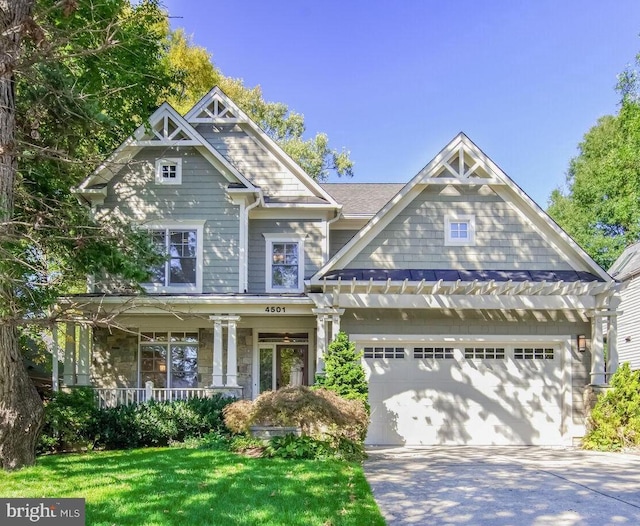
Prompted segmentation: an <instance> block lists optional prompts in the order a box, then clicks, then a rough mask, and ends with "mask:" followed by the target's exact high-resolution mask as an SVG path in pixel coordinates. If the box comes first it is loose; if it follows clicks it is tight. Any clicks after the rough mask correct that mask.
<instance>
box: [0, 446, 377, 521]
mask: <svg viewBox="0 0 640 526" xmlns="http://www.w3.org/2000/svg"><path fill="white" fill-rule="evenodd" d="M0 497H52V498H56V497H83V498H85V499H86V510H87V524H88V525H104V526H107V525H108V526H111V525H118V526H120V525H127V524H129V525H132V526H133V525H135V526H143V525H145V526H146V525H176V526H177V525H192V526H205V525H216V526H220V525H222V526H225V525H273V526H282V525H287V526H289V525H298V524H299V525H305V526H306V525H318V526H334V525H335V526H337V525H354V526H356V525H357V526H360V525H364V524H366V525H376V524H380V525H383V524H384V520H383V519H382V516H381V515H380V512H379V511H378V508H377V506H376V504H375V501H374V500H373V497H372V495H371V491H370V489H369V485H368V484H367V482H366V480H365V478H364V474H363V471H362V468H361V467H360V466H358V465H357V464H348V463H342V462H337V461H291V460H279V459H261V458H256V459H254V458H246V457H242V456H239V455H236V454H234V453H228V452H224V451H212V450H199V449H186V448H152V449H151V448H150V449H137V450H130V451H101V452H94V453H88V454H81V455H55V456H50V457H42V458H40V459H39V460H38V463H37V465H36V466H34V467H31V468H25V469H23V470H20V471H17V472H13V473H0Z"/></svg>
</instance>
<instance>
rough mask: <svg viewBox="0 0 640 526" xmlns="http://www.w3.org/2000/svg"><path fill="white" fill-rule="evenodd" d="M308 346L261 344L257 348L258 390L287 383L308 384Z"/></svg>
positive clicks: (275, 387) (271, 388) (279, 386)
mask: <svg viewBox="0 0 640 526" xmlns="http://www.w3.org/2000/svg"><path fill="white" fill-rule="evenodd" d="M308 357H309V346H308V345H299V344H295V345H292V344H284V343H283V344H262V345H260V350H259V362H258V365H259V367H258V368H259V379H260V381H259V392H260V393H263V392H264V391H270V390H275V389H280V388H281V387H285V386H287V385H309V374H308V367H307V364H308Z"/></svg>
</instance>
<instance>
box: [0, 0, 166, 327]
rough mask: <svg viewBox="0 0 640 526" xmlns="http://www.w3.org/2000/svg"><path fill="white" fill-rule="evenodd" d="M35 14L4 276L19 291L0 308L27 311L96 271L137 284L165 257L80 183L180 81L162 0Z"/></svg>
mask: <svg viewBox="0 0 640 526" xmlns="http://www.w3.org/2000/svg"><path fill="white" fill-rule="evenodd" d="M34 17H35V19H36V20H37V28H38V29H37V31H41V33H38V37H39V38H35V39H31V40H30V39H24V40H23V49H22V50H21V56H20V59H21V62H20V65H19V67H18V68H17V73H16V82H15V93H16V95H15V101H16V130H15V131H16V139H17V144H18V148H17V149H16V158H17V161H18V172H17V177H16V185H15V187H14V188H13V196H12V197H13V200H14V203H15V210H14V211H13V215H12V217H11V221H12V224H11V226H12V235H11V236H5V237H3V239H2V242H1V243H0V276H2V280H1V281H2V282H3V283H5V284H10V285H11V287H12V288H11V290H12V293H13V295H14V296H15V300H13V299H9V298H0V316H2V317H7V318H16V319H18V320H19V321H23V320H25V319H26V320H29V319H30V318H32V317H33V315H34V313H36V314H39V313H41V312H43V311H44V310H45V309H46V308H47V307H49V306H51V305H52V304H54V303H55V302H56V300H57V298H58V297H59V296H60V295H63V294H67V293H69V292H75V291H78V290H84V289H82V288H81V287H83V286H84V285H83V284H84V283H85V280H86V275H87V274H98V273H100V272H106V273H109V274H113V275H117V276H119V277H122V278H124V279H125V280H127V281H129V280H130V281H132V282H138V281H143V280H144V279H145V278H146V276H147V272H146V269H147V268H149V267H150V266H151V265H152V264H153V263H154V262H157V260H158V257H157V255H156V254H155V250H153V247H152V244H151V242H150V239H149V236H148V234H146V233H143V232H139V231H138V232H136V231H135V230H134V229H133V228H131V227H130V226H128V225H126V224H124V223H122V222H120V221H117V220H111V221H105V222H102V223H100V224H98V223H97V222H96V221H95V220H94V219H93V217H92V215H91V212H90V211H89V210H88V209H87V208H86V207H81V206H78V202H77V199H76V196H75V195H74V194H73V192H72V188H73V187H75V186H77V185H78V184H79V183H80V182H81V181H82V179H84V177H86V175H87V170H88V169H90V168H93V167H95V166H97V165H98V164H99V163H101V162H103V161H104V159H105V158H106V156H107V155H108V154H109V153H111V151H112V150H113V149H114V148H115V147H116V146H117V145H118V144H119V143H120V141H122V140H123V139H124V138H125V137H126V136H127V135H128V134H130V133H131V132H132V131H133V130H134V129H135V127H136V126H138V125H140V124H142V123H143V122H144V119H146V118H147V117H148V115H149V114H150V113H151V112H152V111H153V110H154V109H155V107H156V105H157V100H158V99H159V98H161V97H163V96H164V95H166V94H168V93H170V91H171V86H172V84H173V83H174V81H175V75H174V74H173V72H172V70H171V69H170V66H169V64H168V63H167V61H166V60H164V59H163V56H164V55H165V53H166V48H167V45H168V41H167V32H168V29H167V28H168V25H167V23H166V14H165V13H164V12H163V11H162V9H161V8H160V7H159V4H158V2H157V1H156V0H142V1H140V2H136V3H135V5H131V3H130V2H129V0H110V1H108V2H89V1H86V0H81V1H79V2H62V3H61V2H55V1H53V0H38V1H37V2H36V3H35V7H34ZM34 31H35V29H34ZM32 36H33V35H32ZM40 37H41V38H40ZM25 313H27V314H26V315H25Z"/></svg>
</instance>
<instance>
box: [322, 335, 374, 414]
mask: <svg viewBox="0 0 640 526" xmlns="http://www.w3.org/2000/svg"><path fill="white" fill-rule="evenodd" d="M361 360H362V353H357V352H356V346H355V344H354V343H353V342H351V341H349V337H348V336H347V335H346V334H345V333H344V332H340V333H338V336H337V337H336V339H335V340H333V341H332V342H331V343H330V344H329V348H328V349H327V352H326V353H325V355H324V374H323V375H318V376H317V377H316V385H317V386H318V387H322V388H324V389H328V390H329V391H333V392H335V393H337V394H338V395H340V396H341V397H342V398H346V399H347V400H360V401H361V402H362V403H364V405H365V408H366V410H367V412H368V411H369V403H368V401H367V399H368V395H369V385H368V383H367V378H366V375H365V372H364V367H363V366H362V361H361Z"/></svg>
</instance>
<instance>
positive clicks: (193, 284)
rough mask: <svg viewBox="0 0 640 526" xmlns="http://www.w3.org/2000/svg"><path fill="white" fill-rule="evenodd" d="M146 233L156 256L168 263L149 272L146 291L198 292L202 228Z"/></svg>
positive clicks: (167, 228)
mask: <svg viewBox="0 0 640 526" xmlns="http://www.w3.org/2000/svg"><path fill="white" fill-rule="evenodd" d="M149 230H150V232H151V236H152V238H153V241H154V243H155V245H156V247H157V249H158V252H160V253H161V254H166V256H167V259H166V260H165V261H164V262H162V263H160V264H159V265H156V266H155V267H152V268H151V269H150V273H151V279H150V281H149V283H148V284H147V287H146V288H147V290H151V291H156V292H163V291H164V292H201V289H202V285H201V280H202V259H203V257H202V252H203V247H202V245H203V240H202V236H203V227H202V226H190V225H182V224H180V225H176V226H175V227H150V228H149Z"/></svg>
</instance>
